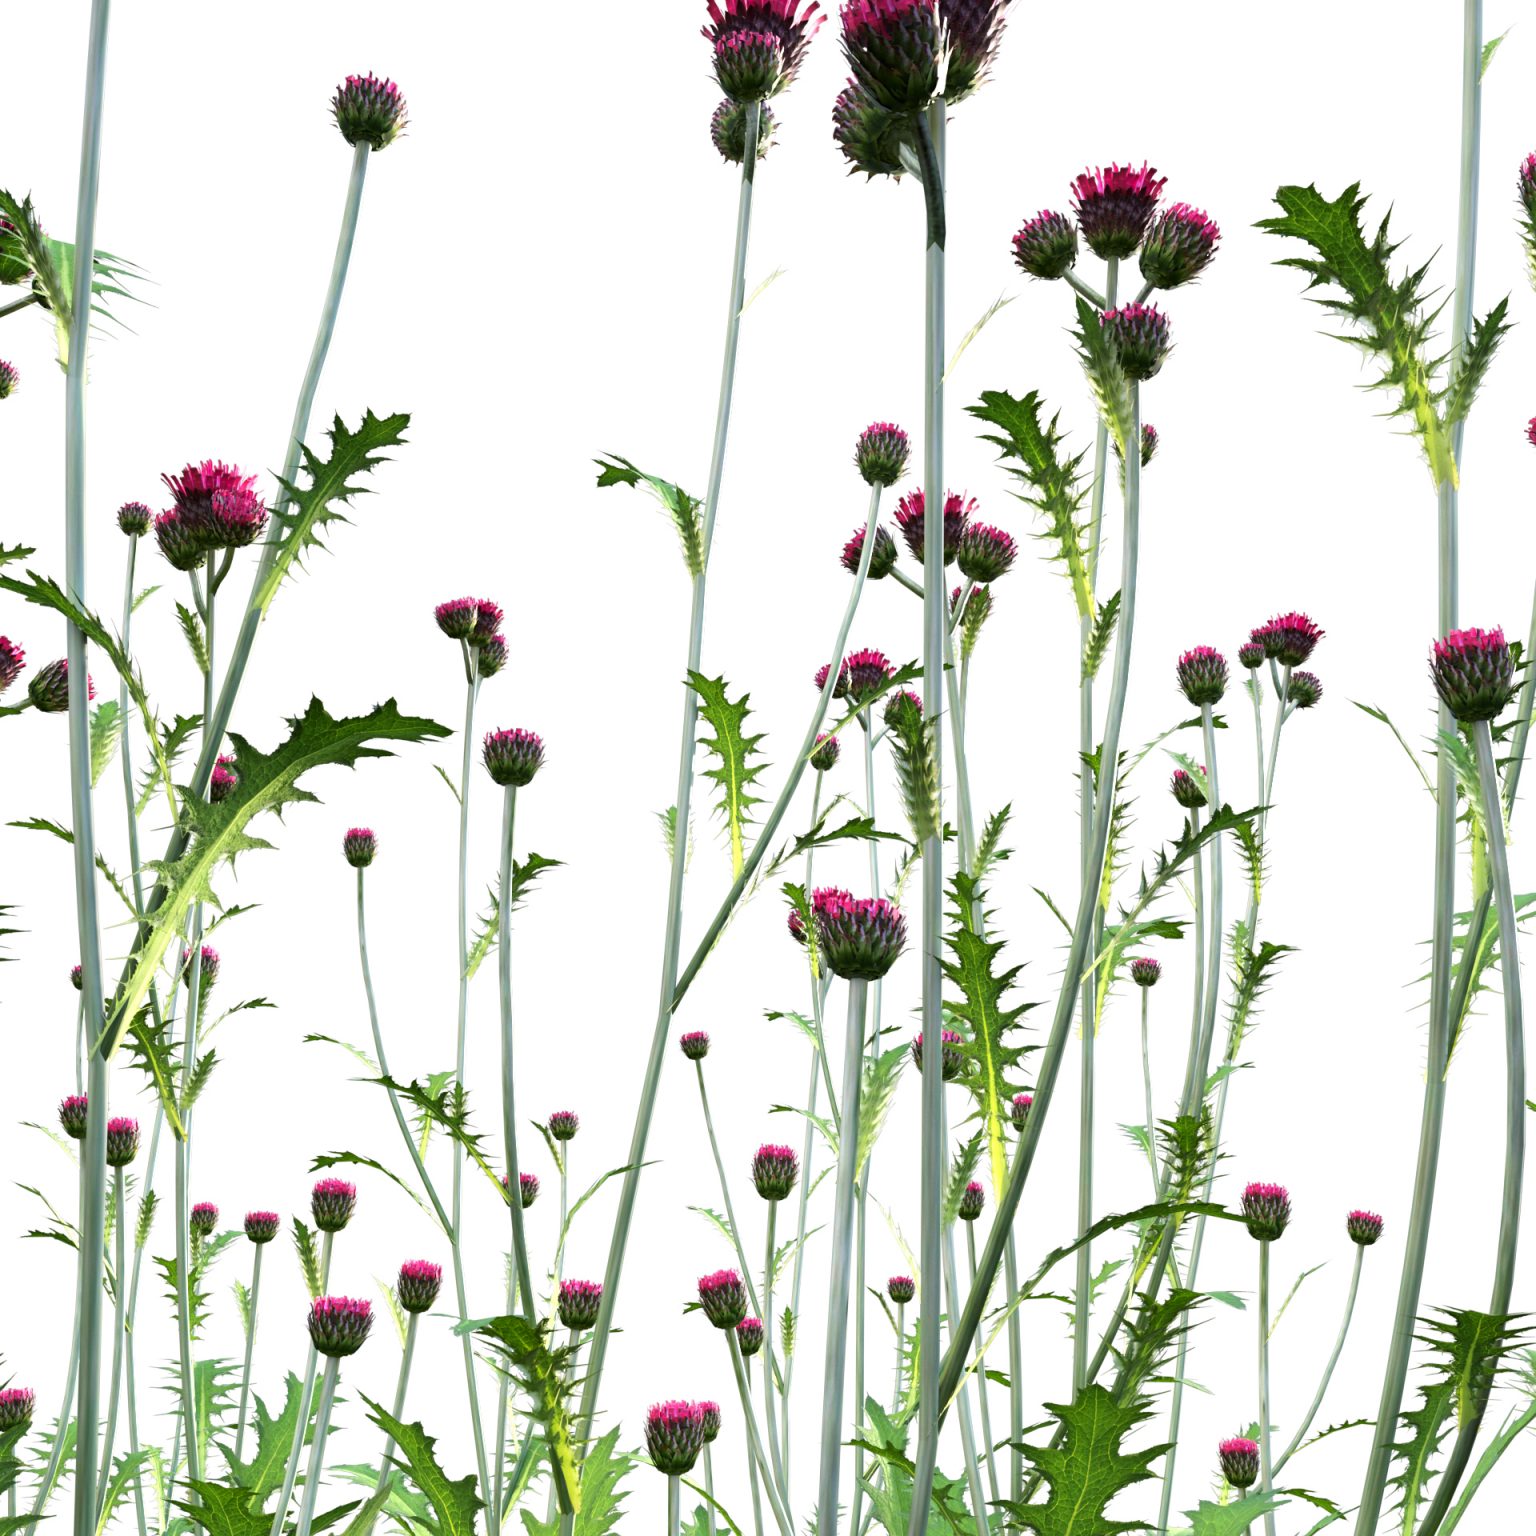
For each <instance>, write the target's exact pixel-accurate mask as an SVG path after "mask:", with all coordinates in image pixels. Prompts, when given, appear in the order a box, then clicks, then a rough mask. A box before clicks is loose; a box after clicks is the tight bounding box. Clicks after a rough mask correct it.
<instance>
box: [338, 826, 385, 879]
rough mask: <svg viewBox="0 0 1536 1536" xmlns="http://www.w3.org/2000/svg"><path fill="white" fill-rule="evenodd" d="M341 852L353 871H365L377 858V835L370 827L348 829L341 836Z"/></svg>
mask: <svg viewBox="0 0 1536 1536" xmlns="http://www.w3.org/2000/svg"><path fill="white" fill-rule="evenodd" d="M341 851H342V854H343V855H344V856H345V858H346V861H347V863H348V864H350V865H351V866H352V868H353V869H367V867H368V866H369V865H370V864H372V863H373V861H374V859H376V858H377V857H378V853H379V837H378V834H377V833H376V832H375V831H374V830H373V828H372V827H348V828H347V830H346V831H345V832H344V833H343V834H342V838H341Z"/></svg>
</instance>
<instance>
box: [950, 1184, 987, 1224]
mask: <svg viewBox="0 0 1536 1536" xmlns="http://www.w3.org/2000/svg"><path fill="white" fill-rule="evenodd" d="M986 1204H987V1192H986V1190H984V1189H983V1188H982V1187H981V1185H980V1184H978V1183H977V1182H976V1180H975V1179H972V1180H971V1182H970V1183H969V1184H967V1185H966V1186H965V1188H964V1189H963V1190H962V1191H961V1192H960V1208H959V1211H958V1212H957V1214H958V1215H959V1217H960V1220H961V1221H975V1220H976V1219H977V1217H979V1216H980V1215H981V1213H982V1211H983V1210H984V1209H985V1208H986Z"/></svg>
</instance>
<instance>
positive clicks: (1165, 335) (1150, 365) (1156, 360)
mask: <svg viewBox="0 0 1536 1536" xmlns="http://www.w3.org/2000/svg"><path fill="white" fill-rule="evenodd" d="M1099 320H1100V323H1101V324H1102V325H1103V327H1104V329H1105V330H1106V331H1108V332H1109V335H1110V337H1111V339H1112V340H1113V341H1114V344H1115V350H1116V351H1117V352H1118V353H1119V354H1120V366H1121V367H1122V368H1124V369H1125V372H1126V377H1127V378H1131V379H1135V380H1137V381H1138V382H1140V383H1143V384H1144V383H1145V382H1146V381H1147V380H1148V379H1150V378H1153V377H1154V376H1155V375H1156V374H1157V372H1158V371H1159V370H1160V369H1161V368H1162V366H1163V362H1164V360H1165V359H1166V358H1167V356H1168V349H1169V347H1170V346H1171V345H1172V342H1171V340H1170V335H1169V326H1168V317H1167V315H1165V314H1164V313H1163V312H1162V311H1161V310H1160V309H1159V308H1158V307H1157V305H1155V304H1122V305H1121V306H1120V308H1119V309H1106V310H1105V311H1104V313H1103V314H1102V315H1100V316H1099Z"/></svg>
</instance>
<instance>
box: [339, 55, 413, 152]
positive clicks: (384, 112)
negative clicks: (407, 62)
mask: <svg viewBox="0 0 1536 1536" xmlns="http://www.w3.org/2000/svg"><path fill="white" fill-rule="evenodd" d="M331 115H332V116H333V117H334V118H335V119H336V126H337V128H339V129H340V130H341V136H342V138H344V139H345V140H346V141H347V143H348V144H350V145H352V146H353V147H354V148H356V146H357V145H359V144H366V145H367V146H368V147H369V149H387V148H388V147H389V145H391V144H393V143H394V142H395V140H396V139H398V138H399V137H400V135H401V134H402V133H404V132H405V129H406V124H407V123H408V122H409V118H408V117H407V116H406V111H405V97H404V96H402V95H401V94H400V87H399V86H398V85H396V84H395V82H394V81H393V80H380V79H378V78H377V76H375V75H374V74H373V73H372V72H370V73H368V74H366V75H348V76H347V78H346V80H345V81H344V82H343V83H342V84H341V85H339V86H337V87H336V94H335V95H334V96H333V97H332V98H331Z"/></svg>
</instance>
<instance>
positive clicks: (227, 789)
mask: <svg viewBox="0 0 1536 1536" xmlns="http://www.w3.org/2000/svg"><path fill="white" fill-rule="evenodd" d="M239 787H240V775H239V774H238V773H236V772H235V760H234V758H232V757H230V756H228V755H227V754H226V755H225V756H222V757H219V758H216V759H215V760H214V764H213V772H212V773H210V774H209V775H208V799H209V801H210V802H211V803H212V804H214V805H217V804H218V803H219V801H221V800H228V799H229V797H230V796H231V795H232V794H234V792H235V791H236V790H237V789H239Z"/></svg>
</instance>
